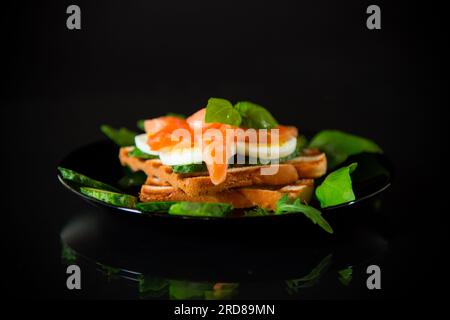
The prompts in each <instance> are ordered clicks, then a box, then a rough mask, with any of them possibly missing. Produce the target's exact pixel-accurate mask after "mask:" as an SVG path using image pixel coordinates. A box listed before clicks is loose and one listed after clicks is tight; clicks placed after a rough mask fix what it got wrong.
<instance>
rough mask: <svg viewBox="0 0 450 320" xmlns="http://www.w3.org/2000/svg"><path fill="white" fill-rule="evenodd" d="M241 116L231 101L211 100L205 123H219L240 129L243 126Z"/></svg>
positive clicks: (207, 108) (207, 107) (207, 106)
mask: <svg viewBox="0 0 450 320" xmlns="http://www.w3.org/2000/svg"><path fill="white" fill-rule="evenodd" d="M241 121H242V119H241V115H240V114H239V111H237V110H236V109H235V108H234V107H233V105H232V104H231V102H230V101H228V100H226V99H220V98H210V99H209V100H208V104H207V105H206V115H205V122H206V123H211V122H219V123H224V124H229V125H232V126H236V127H238V126H239V125H240V124H241Z"/></svg>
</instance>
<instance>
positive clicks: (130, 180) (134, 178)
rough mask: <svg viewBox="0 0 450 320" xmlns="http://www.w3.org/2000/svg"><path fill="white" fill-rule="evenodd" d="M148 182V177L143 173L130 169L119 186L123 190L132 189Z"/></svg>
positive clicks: (121, 179)
mask: <svg viewBox="0 0 450 320" xmlns="http://www.w3.org/2000/svg"><path fill="white" fill-rule="evenodd" d="M126 168H127V167H126ZM146 180H147V175H146V174H145V173H144V172H143V171H136V172H133V171H131V170H130V169H128V170H126V173H125V175H124V176H123V177H122V178H120V180H119V182H118V183H117V184H118V185H119V187H121V188H123V189H128V188H130V187H138V186H139V187H140V186H142V185H143V184H144V183H145V181H146Z"/></svg>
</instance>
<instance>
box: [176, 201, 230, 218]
mask: <svg viewBox="0 0 450 320" xmlns="http://www.w3.org/2000/svg"><path fill="white" fill-rule="evenodd" d="M232 210H233V206H232V205H230V204H228V203H207V202H177V203H175V204H173V205H172V206H171V207H170V209H169V214H173V215H183V216H193V217H223V216H225V215H226V214H227V213H229V212H230V211H232Z"/></svg>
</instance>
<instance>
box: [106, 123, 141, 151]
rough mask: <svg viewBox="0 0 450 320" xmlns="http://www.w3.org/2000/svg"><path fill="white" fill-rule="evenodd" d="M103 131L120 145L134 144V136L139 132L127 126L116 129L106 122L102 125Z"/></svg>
mask: <svg viewBox="0 0 450 320" xmlns="http://www.w3.org/2000/svg"><path fill="white" fill-rule="evenodd" d="M100 129H101V130H102V132H103V133H104V134H105V135H106V136H107V137H108V138H109V139H111V140H112V141H113V142H114V143H115V144H117V145H118V146H119V147H128V146H134V137H136V135H137V133H136V132H134V131H131V130H128V129H127V128H120V129H118V130H117V129H114V128H112V127H110V126H108V125H106V124H104V125H102V126H101V127H100Z"/></svg>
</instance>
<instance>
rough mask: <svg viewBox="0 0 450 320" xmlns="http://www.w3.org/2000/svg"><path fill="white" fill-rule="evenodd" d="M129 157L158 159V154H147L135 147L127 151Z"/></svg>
mask: <svg viewBox="0 0 450 320" xmlns="http://www.w3.org/2000/svg"><path fill="white" fill-rule="evenodd" d="M128 156H129V157H134V158H139V159H146V160H149V159H159V156H155V155H153V154H148V153H145V152H143V151H141V150H140V149H139V148H137V147H135V148H134V149H133V150H131V151H130V152H128Z"/></svg>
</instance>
